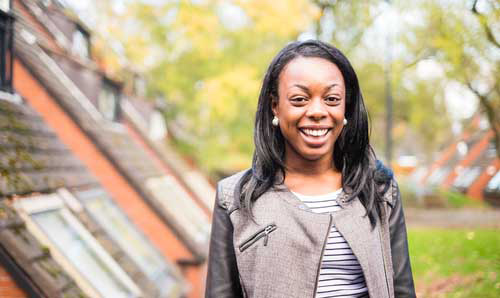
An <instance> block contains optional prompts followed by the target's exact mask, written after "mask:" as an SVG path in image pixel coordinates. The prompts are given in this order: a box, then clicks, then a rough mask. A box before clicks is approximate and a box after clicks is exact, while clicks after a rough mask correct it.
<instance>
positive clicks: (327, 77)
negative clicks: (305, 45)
mask: <svg viewBox="0 0 500 298" xmlns="http://www.w3.org/2000/svg"><path fill="white" fill-rule="evenodd" d="M296 84H299V85H303V86H316V85H319V86H329V85H333V84H337V85H338V86H339V87H342V89H344V88H345V87H344V78H343V76H342V73H341V72H340V69H339V68H338V67H337V65H335V64H334V63H332V62H330V61H328V60H326V59H323V58H318V57H297V58H295V59H293V60H291V61H290V62H288V64H287V65H285V67H284V68H283V70H282V71H281V73H280V76H279V86H280V88H287V89H288V88H293V87H294V86H295V85H296Z"/></svg>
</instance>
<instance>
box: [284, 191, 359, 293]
mask: <svg viewBox="0 0 500 298" xmlns="http://www.w3.org/2000/svg"><path fill="white" fill-rule="evenodd" d="M341 191H342V189H339V190H337V191H335V192H332V193H328V194H324V195H317V196H307V195H302V194H298V193H295V192H294V194H295V195H296V196H297V197H298V198H299V199H300V200H301V201H302V202H303V203H304V204H305V205H306V206H307V207H308V208H309V209H311V211H313V212H315V213H329V212H335V211H337V210H339V209H340V208H341V207H340V206H339V204H338V203H337V200H336V199H337V196H338V195H339V194H340V193H341ZM365 296H368V288H367V287H366V283H365V278H364V276H363V271H362V270H361V266H360V265H359V262H358V259H357V258H356V256H355V255H354V254H353V252H352V250H351V248H350V246H349V244H348V243H347V242H346V240H345V239H344V237H343V236H342V235H341V234H340V233H339V232H338V231H337V228H336V227H335V226H332V228H331V230H330V234H329V235H328V239H327V242H326V245H325V252H324V254H323V260H322V262H321V269H320V271H319V279H318V288H317V292H316V298H327V297H335V298H347V297H349V298H352V297H365Z"/></svg>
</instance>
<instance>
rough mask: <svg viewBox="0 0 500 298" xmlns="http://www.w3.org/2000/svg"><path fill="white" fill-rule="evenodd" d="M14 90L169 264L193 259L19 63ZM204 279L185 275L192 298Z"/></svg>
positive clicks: (196, 272)
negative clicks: (90, 173)
mask: <svg viewBox="0 0 500 298" xmlns="http://www.w3.org/2000/svg"><path fill="white" fill-rule="evenodd" d="M14 87H15V89H16V90H17V91H18V92H19V93H20V94H21V95H22V96H23V97H24V98H25V99H26V101H27V102H28V103H29V104H30V105H31V106H32V107H33V108H34V109H35V110H36V111H37V112H38V113H39V114H40V115H41V116H42V118H43V119H44V120H45V122H46V123H47V124H48V125H49V126H50V127H51V128H52V129H53V130H54V131H55V132H56V134H57V135H58V137H59V138H60V140H61V141H62V142H63V143H65V144H66V145H67V146H68V147H69V148H70V149H71V151H72V152H73V154H75V155H76V156H77V157H78V158H79V159H80V160H81V161H82V162H83V163H84V164H85V165H86V166H87V168H88V169H89V170H90V171H91V172H92V173H93V174H94V175H95V177H96V178H97V179H98V180H99V182H100V183H101V184H102V185H103V187H104V188H105V189H106V190H107V191H108V192H109V193H110V194H111V196H112V197H113V199H114V200H115V202H116V203H117V204H118V206H120V207H121V208H122V210H123V211H124V212H125V213H126V214H127V215H128V216H129V217H130V218H131V220H132V221H133V222H134V223H135V224H136V225H137V226H138V228H139V229H141V230H142V231H143V232H144V234H146V236H147V237H148V238H149V239H150V240H151V242H153V244H154V245H155V246H156V247H157V248H158V249H159V250H160V251H161V252H162V253H163V255H164V256H165V257H166V258H167V259H168V260H170V261H171V262H172V263H175V261H176V260H178V259H180V258H191V257H192V254H191V253H190V252H189V251H188V249H187V248H186V246H185V245H184V244H183V243H182V242H181V241H180V240H179V239H178V238H176V236H175V234H174V233H173V231H172V230H170V228H168V227H167V226H166V225H165V223H164V222H163V221H162V220H161V219H160V217H158V216H157V214H156V213H155V211H154V210H152V209H151V208H150V207H149V206H148V205H147V204H146V203H145V202H144V200H143V199H142V197H141V196H140V195H139V194H138V193H137V192H136V191H135V189H134V188H133V187H132V186H131V185H129V184H128V182H127V181H126V179H125V178H124V177H123V176H122V175H121V174H120V172H118V170H117V169H116V168H115V167H114V166H113V164H111V162H109V161H108V160H107V159H106V158H105V156H104V155H103V154H102V153H101V152H100V151H99V149H98V148H97V147H96V145H95V144H94V143H93V142H92V141H91V140H90V139H89V138H88V137H87V135H86V134H85V133H84V132H83V131H81V130H80V128H79V127H78V126H77V124H76V123H75V122H74V121H73V120H72V119H71V118H70V117H69V116H68V115H67V114H66V113H65V112H64V111H63V109H62V108H61V107H60V106H59V105H58V104H57V102H55V100H54V99H53V98H52V97H51V96H50V95H49V93H47V91H46V90H45V89H44V88H43V86H42V85H41V84H40V83H39V82H38V81H37V80H36V79H35V78H34V77H33V76H32V75H31V73H30V72H29V71H28V70H27V69H26V68H25V66H24V65H23V64H22V63H21V62H20V61H19V60H15V62H14ZM204 275H205V273H204V270H203V268H201V267H198V268H193V269H189V270H188V271H187V272H185V278H186V279H187V281H188V282H189V283H190V285H191V286H192V292H191V293H190V295H189V297H192V298H195V297H202V291H203V287H204V283H203V278H204Z"/></svg>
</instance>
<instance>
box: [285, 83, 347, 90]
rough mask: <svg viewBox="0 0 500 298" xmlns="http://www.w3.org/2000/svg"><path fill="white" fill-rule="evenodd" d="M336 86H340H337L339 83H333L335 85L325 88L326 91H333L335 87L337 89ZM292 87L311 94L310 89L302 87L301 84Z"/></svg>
mask: <svg viewBox="0 0 500 298" xmlns="http://www.w3.org/2000/svg"><path fill="white" fill-rule="evenodd" d="M335 86H339V84H337V83H333V84H331V85H329V86H327V87H325V91H327V90H330V89H332V88H333V87H335ZM292 87H298V88H300V89H302V90H304V91H305V92H309V88H307V87H306V86H304V85H301V84H293V86H292Z"/></svg>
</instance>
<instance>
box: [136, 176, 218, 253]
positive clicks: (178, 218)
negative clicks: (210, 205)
mask: <svg viewBox="0 0 500 298" xmlns="http://www.w3.org/2000/svg"><path fill="white" fill-rule="evenodd" d="M145 185H146V188H147V189H148V191H149V192H150V193H151V194H152V195H153V197H154V198H155V199H156V200H158V202H159V203H160V205H161V208H162V209H163V210H164V211H165V212H166V213H167V214H168V215H169V216H171V217H172V218H173V219H174V221H175V222H176V224H178V225H179V227H180V228H181V229H182V230H183V231H184V232H185V233H186V234H187V235H188V237H189V238H190V239H191V240H192V241H194V243H196V244H197V245H205V244H207V243H208V240H209V235H210V230H211V223H210V220H209V218H208V216H207V215H206V213H205V212H204V211H203V209H202V208H201V207H200V206H199V205H198V204H197V203H196V202H194V200H193V198H192V196H191V195H190V194H189V192H187V191H186V190H185V189H184V187H183V186H182V185H181V184H180V183H179V182H178V181H177V179H176V178H175V177H174V176H172V175H162V176H157V177H150V178H148V179H147V180H146V182H145ZM166 194H168V195H174V196H176V195H179V196H180V197H178V198H177V199H176V200H170V199H168V198H167V199H164V198H165V195H166ZM175 202H177V204H172V203H175ZM179 202H182V204H184V207H186V208H188V209H184V210H185V211H182V210H183V208H182V207H176V208H172V206H178V205H179ZM178 208H180V211H179V210H178ZM176 209H177V210H176ZM192 218H203V219H204V220H200V222H199V223H194V226H195V227H194V229H193V228H191V227H192V226H193V222H192ZM186 223H191V225H187V226H186V225H185V224H186ZM198 225H199V226H200V227H201V229H198V227H197V226H198ZM202 238H203V239H202Z"/></svg>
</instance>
